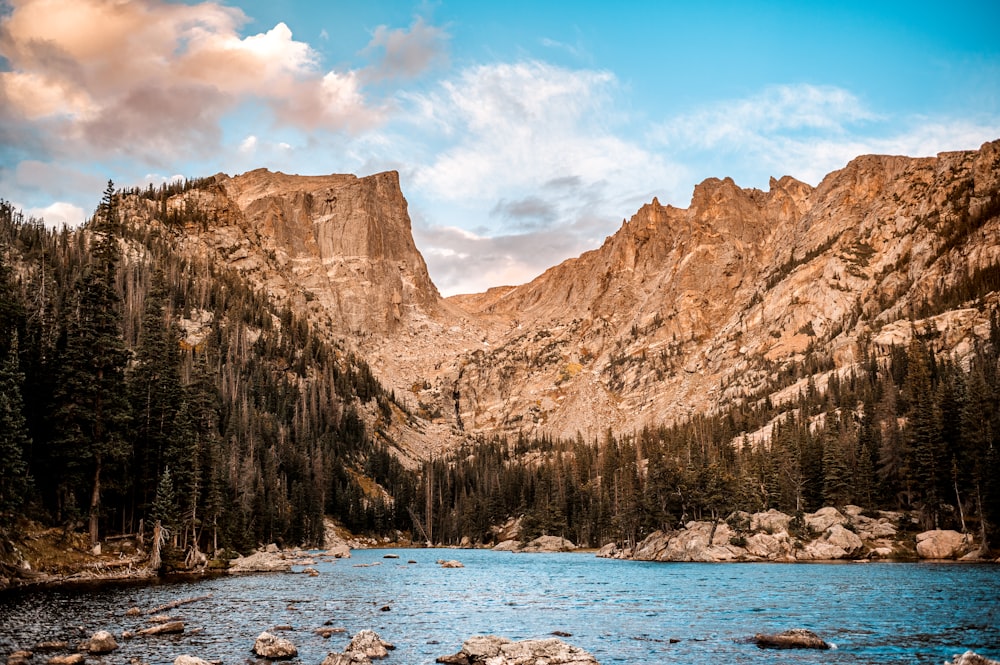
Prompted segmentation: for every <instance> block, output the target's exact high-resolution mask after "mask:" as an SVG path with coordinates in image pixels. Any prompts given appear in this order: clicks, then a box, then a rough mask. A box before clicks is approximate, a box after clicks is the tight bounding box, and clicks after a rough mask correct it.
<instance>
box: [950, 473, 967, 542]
mask: <svg viewBox="0 0 1000 665" xmlns="http://www.w3.org/2000/svg"><path fill="white" fill-rule="evenodd" d="M952 481H953V482H954V483H955V503H956V504H958V518H959V519H960V520H961V521H962V533H965V531H966V529H965V509H963V508H962V497H961V496H959V494H958V480H956V479H955V478H954V477H953V478H952Z"/></svg>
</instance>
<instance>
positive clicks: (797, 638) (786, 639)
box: [753, 628, 830, 649]
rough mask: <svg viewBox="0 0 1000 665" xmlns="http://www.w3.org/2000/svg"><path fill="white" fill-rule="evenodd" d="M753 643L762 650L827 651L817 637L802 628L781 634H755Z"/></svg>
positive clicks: (826, 646)
mask: <svg viewBox="0 0 1000 665" xmlns="http://www.w3.org/2000/svg"><path fill="white" fill-rule="evenodd" d="M753 642H754V644H756V645H757V646H758V647H760V648H762V649H829V648H830V644H829V643H827V642H824V641H823V640H822V639H821V638H820V637H819V635H817V634H816V633H814V632H812V631H811V630H805V629H804V628H794V629H792V630H786V631H784V632H781V633H757V634H756V635H754V636H753Z"/></svg>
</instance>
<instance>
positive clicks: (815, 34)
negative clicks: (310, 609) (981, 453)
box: [0, 0, 1000, 294]
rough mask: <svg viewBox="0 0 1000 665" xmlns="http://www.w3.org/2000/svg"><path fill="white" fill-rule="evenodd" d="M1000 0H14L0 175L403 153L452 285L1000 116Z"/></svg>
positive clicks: (427, 246) (6, 192) (37, 210)
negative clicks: (707, 198)
mask: <svg viewBox="0 0 1000 665" xmlns="http://www.w3.org/2000/svg"><path fill="white" fill-rule="evenodd" d="M997 25H1000V4H998V3H996V2H952V3H947V4H946V3H940V2H934V3H921V2H906V3H902V2H899V3H896V2H878V3H869V2H865V3H847V2H840V3H830V4H829V5H828V6H814V3H801V2H786V3H780V2H774V3H759V4H756V5H751V4H749V3H734V2H716V3H711V4H707V3H683V4H680V3H671V2H629V3H614V4H612V3H596V2H572V3H558V2H552V3H538V2H519V1H515V2H505V3H479V2H447V1H440V2H423V3H413V2H366V3H344V2H328V3H315V2H306V1H302V0H268V1H266V2H265V1H258V0H252V1H251V0H243V1H242V2H241V1H239V0H233V1H227V2H224V3H218V2H185V3H180V2H167V1H165V0H128V1H127V2H122V1H121V0H117V1H114V0H7V1H6V2H5V1H4V0H0V197H2V198H5V199H7V200H10V201H12V202H14V203H15V204H17V205H19V206H21V207H23V208H24V209H25V210H26V211H27V212H29V213H31V214H34V215H37V216H44V217H45V219H46V220H47V221H48V222H49V223H51V224H59V223H62V222H66V223H71V224H78V223H80V222H81V221H82V220H83V219H84V218H85V217H87V216H88V215H89V214H90V213H91V212H92V211H93V209H94V207H95V205H96V202H97V200H98V199H99V197H100V193H101V191H102V189H103V185H104V183H105V182H106V181H107V179H108V178H112V179H114V180H115V182H116V183H117V184H119V185H134V184H138V185H142V184H145V183H147V182H153V183H159V182H163V181H164V180H167V179H172V178H175V177H178V176H202V175H209V174H213V173H217V172H220V171H221V172H225V173H229V174H237V173H242V172H244V171H247V170H250V169H253V168H258V167H261V166H264V167H267V168H270V169H272V170H281V171H284V172H286V173H308V174H316V173H356V174H358V175H366V174H369V173H374V172H378V171H382V170H387V169H396V170H398V171H399V172H400V175H401V180H402V187H403V192H404V194H405V195H406V197H407V199H408V201H409V205H410V214H411V217H412V219H413V229H414V237H415V239H416V242H417V246H418V247H419V248H420V250H421V251H422V252H423V253H424V256H425V258H426V259H427V262H428V266H429V268H430V271H431V276H432V278H433V279H434V281H435V283H437V285H438V287H439V288H440V289H441V291H442V292H443V293H445V294H451V293H460V292H470V291H480V290H483V289H485V288H487V287H489V286H497V285H501V284H515V283H520V282H524V281H527V280H529V279H531V278H533V277H534V276H536V275H538V274H539V273H541V272H542V271H543V270H544V269H546V268H548V267H550V266H552V265H554V264H556V263H558V262H559V261H561V260H563V259H565V258H568V257H570V256H576V255H578V254H580V253H581V252H583V251H586V250H588V249H592V248H594V247H597V246H598V245H599V244H600V243H601V242H602V241H603V239H604V238H605V237H606V236H607V235H610V234H611V233H613V232H614V231H615V230H616V229H617V228H618V227H619V225H620V224H621V221H622V219H624V218H628V217H630V216H631V215H632V214H633V213H634V212H635V211H636V210H637V209H638V207H639V206H640V205H642V204H643V203H645V202H648V201H649V200H651V199H652V198H653V197H654V196H656V197H658V198H659V200H660V202H661V203H672V204H674V205H676V206H679V207H686V206H687V205H688V201H689V199H690V195H691V191H692V188H693V187H694V185H695V184H696V183H698V182H700V181H701V180H703V179H704V178H707V177H713V176H714V177H725V176H731V177H732V178H733V179H734V180H736V182H737V184H739V185H741V186H744V187H759V188H762V189H767V186H768V180H769V177H770V176H775V177H780V176H782V175H786V174H788V175H792V176H795V177H797V178H799V179H802V180H805V181H806V182H809V183H810V184H817V183H818V182H819V180H820V179H821V178H822V177H823V175H825V174H826V173H827V172H829V171H831V170H835V169H838V168H841V167H843V166H844V165H845V164H846V163H847V162H848V161H849V160H850V159H851V158H853V157H855V156H857V155H858V154H863V153H871V152H875V153H893V154H908V155H914V156H924V155H933V154H935V153H937V152H940V151H943V150H956V149H973V148H977V147H979V145H980V144H982V143H983V142H984V141H987V140H993V139H997V138H1000V39H998V38H997V37H996V34H995V33H996V26H997Z"/></svg>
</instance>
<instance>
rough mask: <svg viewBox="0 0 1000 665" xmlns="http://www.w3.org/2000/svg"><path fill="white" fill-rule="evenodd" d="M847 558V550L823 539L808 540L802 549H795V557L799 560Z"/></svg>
mask: <svg viewBox="0 0 1000 665" xmlns="http://www.w3.org/2000/svg"><path fill="white" fill-rule="evenodd" d="M846 558H847V550H845V549H844V548H843V547H838V546H837V545H833V544H831V543H828V542H826V541H825V540H822V539H819V540H813V541H811V542H808V543H806V544H805V545H804V546H803V547H802V549H800V550H796V551H795V559H796V560H798V561H836V560H837V559H846Z"/></svg>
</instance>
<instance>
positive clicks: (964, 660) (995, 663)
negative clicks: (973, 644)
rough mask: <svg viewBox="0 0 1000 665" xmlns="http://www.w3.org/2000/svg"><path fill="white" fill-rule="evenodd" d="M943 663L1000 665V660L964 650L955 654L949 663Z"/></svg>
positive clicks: (950, 664)
mask: <svg viewBox="0 0 1000 665" xmlns="http://www.w3.org/2000/svg"><path fill="white" fill-rule="evenodd" d="M945 665H1000V660H991V659H989V658H984V657H983V656H980V655H979V654H978V653H976V652H975V651H966V652H965V653H963V654H955V657H954V658H953V659H952V660H951V662H950V663H945Z"/></svg>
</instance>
